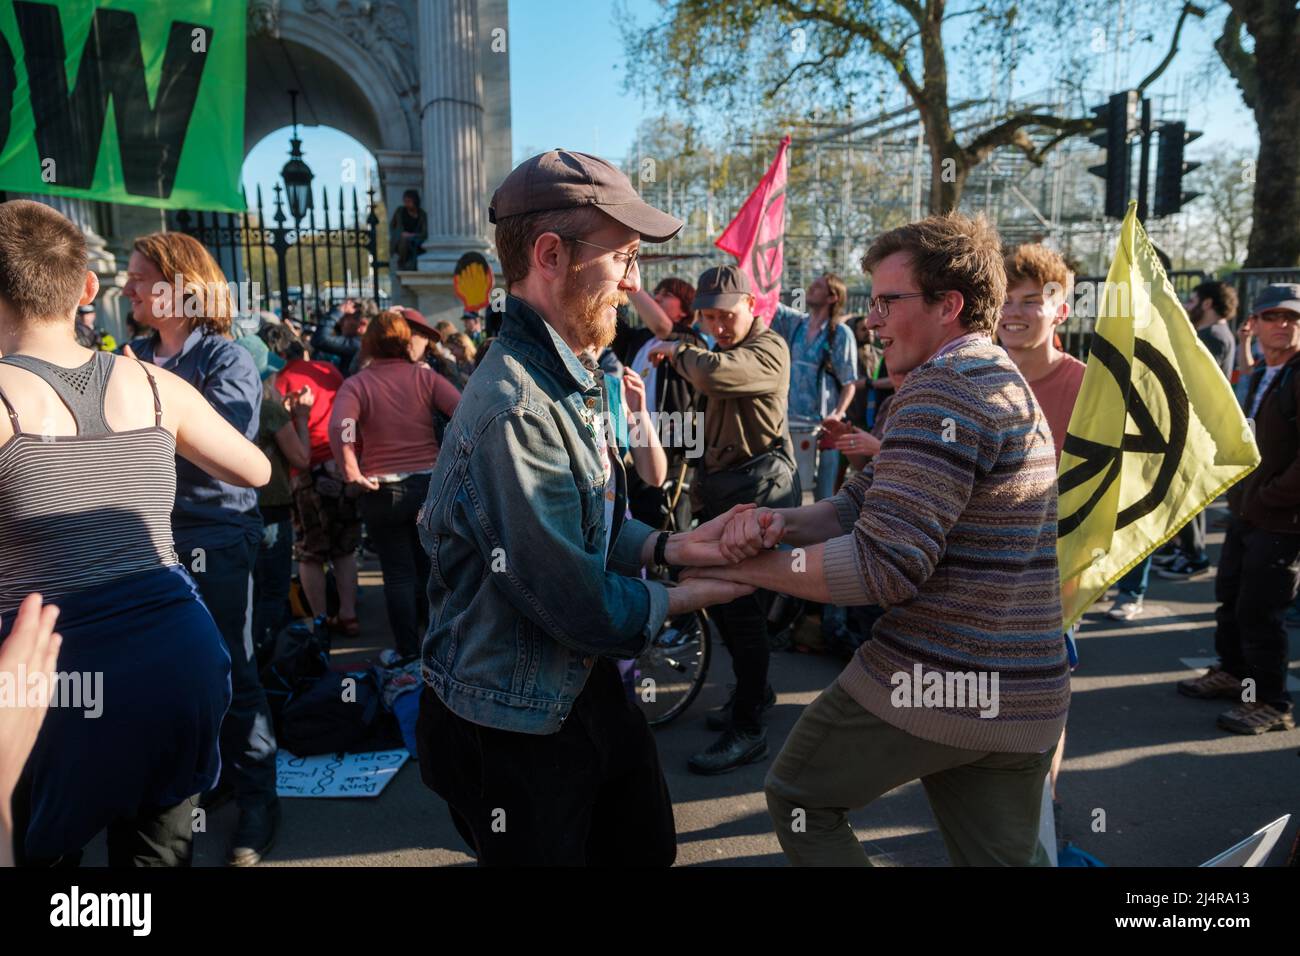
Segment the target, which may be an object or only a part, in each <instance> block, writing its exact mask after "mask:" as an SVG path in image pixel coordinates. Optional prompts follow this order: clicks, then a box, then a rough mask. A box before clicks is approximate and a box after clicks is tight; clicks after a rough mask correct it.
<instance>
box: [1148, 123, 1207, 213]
mask: <svg viewBox="0 0 1300 956" xmlns="http://www.w3.org/2000/svg"><path fill="white" fill-rule="evenodd" d="M1200 135H1201V134H1200V132H1199V131H1196V130H1189V129H1188V128H1187V124H1186V123H1166V124H1165V125H1164V126H1162V127H1160V145H1159V148H1158V151H1157V153H1156V201H1155V208H1154V210H1153V213H1152V214H1153V216H1154V218H1157V219H1158V218H1159V217H1161V216H1172V215H1173V214H1174V213H1176V212H1178V210H1180V209H1182V208H1183V204H1184V203H1189V202H1191V201H1192V200H1193V199H1195V198H1196V197H1197V196H1199V195H1200V193H1193V192H1189V193H1185V192H1183V177H1184V176H1185V175H1187V174H1188V173H1190V172H1191V171H1192V170H1193V169H1196V168H1197V167H1198V166H1200V165H1201V164H1200V163H1188V162H1184V160H1183V147H1185V146H1186V145H1187V144H1188V143H1190V142H1191V141H1192V140H1194V139H1196V138H1197V137H1198V136H1200Z"/></svg>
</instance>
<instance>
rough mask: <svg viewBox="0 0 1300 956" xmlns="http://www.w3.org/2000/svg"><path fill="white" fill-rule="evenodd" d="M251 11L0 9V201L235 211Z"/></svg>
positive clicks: (67, 0) (118, 1)
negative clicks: (70, 199) (22, 196)
mask: <svg viewBox="0 0 1300 956" xmlns="http://www.w3.org/2000/svg"><path fill="white" fill-rule="evenodd" d="M246 11H247V0H54V2H37V0H0V189H3V190H6V191H12V192H23V193H36V194H41V195H55V196H74V197H78V198H82V199H97V200H101V201H103V202H120V203H131V204H134V205H141V206H157V207H160V208H165V209H175V208H189V209H224V210H231V211H236V212H237V211H240V210H242V209H243V208H244V201H243V197H242V195H241V194H240V189H239V173H240V168H241V166H242V165H243V160H244V86H245V76H246V70H245V60H246V46H245V31H246V23H247V20H246V16H247V14H246Z"/></svg>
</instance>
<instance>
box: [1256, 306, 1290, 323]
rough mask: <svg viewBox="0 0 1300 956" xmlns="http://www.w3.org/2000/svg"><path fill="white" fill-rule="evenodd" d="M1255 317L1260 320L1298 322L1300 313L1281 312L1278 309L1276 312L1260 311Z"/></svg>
mask: <svg viewBox="0 0 1300 956" xmlns="http://www.w3.org/2000/svg"><path fill="white" fill-rule="evenodd" d="M1255 318H1257V319H1259V321H1261V322H1290V323H1292V324H1294V323H1296V322H1300V314H1297V313H1295V312H1283V311H1281V310H1280V309H1279V310H1278V311H1276V312H1261V313H1259V315H1257V316H1255Z"/></svg>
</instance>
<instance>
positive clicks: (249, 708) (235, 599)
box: [177, 532, 276, 809]
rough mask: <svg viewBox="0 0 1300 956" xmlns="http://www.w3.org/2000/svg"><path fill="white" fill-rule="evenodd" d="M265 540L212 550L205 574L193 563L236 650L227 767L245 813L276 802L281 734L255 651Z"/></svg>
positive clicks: (225, 727)
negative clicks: (260, 550) (256, 586)
mask: <svg viewBox="0 0 1300 956" xmlns="http://www.w3.org/2000/svg"><path fill="white" fill-rule="evenodd" d="M260 538H261V534H260V532H259V534H258V536H257V538H254V539H252V540H246V541H244V542H241V543H240V544H234V545H231V546H229V547H226V548H207V549H206V551H205V553H204V566H203V568H202V570H199V567H197V566H193V565H191V573H192V575H193V577H194V582H195V583H196V584H197V585H198V587H199V594H200V595H201V596H202V597H203V603H204V604H206V605H207V608H208V612H209V613H210V614H211V615H212V620H213V621H215V622H216V625H217V630H219V631H220V632H221V636H222V637H223V638H225V641H226V649H227V650H228V651H230V693H231V698H230V710H228V711H226V718H225V720H223V721H222V722H221V764H222V776H223V777H225V778H226V779H228V780H231V781H232V782H233V783H234V786H235V798H236V800H237V801H238V803H239V806H240V808H241V809H247V808H248V807H256V806H265V805H269V804H272V803H274V802H275V800H276V795H275V730H274V728H273V727H272V726H271V709H270V708H269V707H268V706H267V703H266V691H264V690H263V689H262V682H261V680H260V679H259V678H258V676H257V658H256V656H255V655H254V651H253V620H252V618H253V609H252V607H251V603H252V593H253V566H254V563H255V562H256V560H257V541H258V540H259V539H260ZM202 547H204V545H203V542H202V539H201V538H187V539H186V540H185V542H184V543H183V544H181V543H180V542H178V547H177V550H179V551H180V553H181V556H182V559H189V556H190V555H191V554H192V553H193V549H194V548H202Z"/></svg>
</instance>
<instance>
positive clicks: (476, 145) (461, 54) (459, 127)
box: [396, 0, 489, 320]
mask: <svg viewBox="0 0 1300 956" xmlns="http://www.w3.org/2000/svg"><path fill="white" fill-rule="evenodd" d="M419 30H420V130H421V144H422V146H423V150H424V185H425V193H424V194H423V195H422V200H423V202H424V207H425V210H426V211H427V212H428V214H429V238H428V241H426V242H425V244H424V253H423V255H421V256H420V260H419V270H418V271H416V272H406V273H398V274H396V275H397V276H398V278H399V279H400V280H401V282H402V285H403V286H404V287H405V288H406V289H407V290H408V291H409V292H413V293H414V294H415V295H416V296H417V298H418V308H419V309H420V311H421V312H423V313H424V314H425V315H426V316H430V317H437V318H444V317H446V318H451V319H453V320H454V319H456V318H459V316H460V303H459V302H458V301H457V299H456V298H455V296H454V294H453V293H452V288H451V277H452V271H453V270H454V269H455V266H456V260H457V259H459V258H460V257H461V256H462V255H463V254H464V253H466V252H470V251H475V252H482V253H485V254H486V253H487V252H488V248H489V246H488V242H487V238H486V231H487V204H486V199H485V196H486V193H487V185H486V182H485V174H484V163H483V158H484V151H483V78H482V74H481V72H480V68H479V37H478V0H419Z"/></svg>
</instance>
